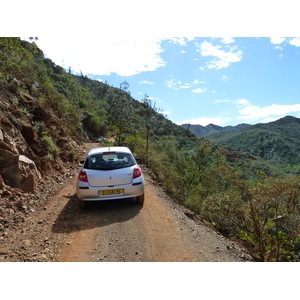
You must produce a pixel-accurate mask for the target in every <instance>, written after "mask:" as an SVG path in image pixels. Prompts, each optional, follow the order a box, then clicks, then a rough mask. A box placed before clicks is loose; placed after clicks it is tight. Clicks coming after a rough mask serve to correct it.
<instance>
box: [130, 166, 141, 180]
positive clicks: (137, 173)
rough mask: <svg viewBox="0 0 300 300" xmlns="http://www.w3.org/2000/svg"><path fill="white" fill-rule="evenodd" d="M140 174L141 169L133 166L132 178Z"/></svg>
mask: <svg viewBox="0 0 300 300" xmlns="http://www.w3.org/2000/svg"><path fill="white" fill-rule="evenodd" d="M140 176H142V170H141V169H140V168H138V167H135V168H134V169H133V175H132V179H134V178H138V177H140Z"/></svg>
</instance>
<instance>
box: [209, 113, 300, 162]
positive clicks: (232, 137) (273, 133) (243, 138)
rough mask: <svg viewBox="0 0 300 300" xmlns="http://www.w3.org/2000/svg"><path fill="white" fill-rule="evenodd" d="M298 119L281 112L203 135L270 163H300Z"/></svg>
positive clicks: (299, 124) (299, 122)
mask: <svg viewBox="0 0 300 300" xmlns="http://www.w3.org/2000/svg"><path fill="white" fill-rule="evenodd" d="M299 131H300V119H299V118H296V117H293V116H285V117H283V118H281V119H278V120H276V121H273V122H269V123H259V124H256V125H252V126H250V127H246V128H242V129H240V130H239V131H234V132H227V133H225V132H219V133H214V134H211V135H209V136H208V137H207V138H208V139H209V140H210V141H212V142H215V143H217V144H220V145H222V146H225V147H228V148H230V149H233V150H236V151H242V152H246V153H249V154H251V155H254V156H256V157H260V158H262V159H264V160H266V161H269V162H272V163H275V162H276V163H278V162H280V163H283V164H300V136H299Z"/></svg>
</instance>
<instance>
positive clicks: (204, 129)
mask: <svg viewBox="0 0 300 300" xmlns="http://www.w3.org/2000/svg"><path fill="white" fill-rule="evenodd" d="M181 126H182V127H184V128H188V129H189V130H190V131H192V132H193V133H194V134H195V135H197V136H199V137H203V136H208V135H210V134H213V133H218V132H231V131H236V130H240V129H242V128H245V127H249V126H251V125H249V124H239V125H237V126H226V127H222V126H218V125H214V124H209V125H207V126H201V125H191V124H182V125H181Z"/></svg>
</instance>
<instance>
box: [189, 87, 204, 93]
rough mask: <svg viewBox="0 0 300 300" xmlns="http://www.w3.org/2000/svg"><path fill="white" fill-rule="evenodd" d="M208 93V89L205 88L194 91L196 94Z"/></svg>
mask: <svg viewBox="0 0 300 300" xmlns="http://www.w3.org/2000/svg"><path fill="white" fill-rule="evenodd" d="M206 91H207V89H206V88H203V89H202V88H197V89H194V90H192V92H193V93H195V94H202V93H204V92H206Z"/></svg>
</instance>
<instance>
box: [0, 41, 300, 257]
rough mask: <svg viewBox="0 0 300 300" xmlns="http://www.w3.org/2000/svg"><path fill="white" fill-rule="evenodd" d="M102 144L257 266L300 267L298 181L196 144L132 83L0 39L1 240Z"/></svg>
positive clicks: (230, 153) (259, 162) (200, 141)
mask: <svg viewBox="0 0 300 300" xmlns="http://www.w3.org/2000/svg"><path fill="white" fill-rule="evenodd" d="M58 47H59V45H58ZM288 127H289V125H288ZM288 127H287V128H288ZM287 128H286V130H287ZM246 129H247V128H246ZM246 129H244V130H246ZM99 136H104V137H106V138H111V137H113V140H114V144H115V145H126V146H128V147H129V148H131V149H132V150H133V152H134V153H135V155H136V156H137V157H138V158H139V160H140V162H141V163H142V164H144V166H145V168H147V169H148V172H149V173H150V174H151V176H152V178H153V179H155V180H156V181H157V182H158V183H159V184H160V185H162V186H163V187H164V189H165V190H166V192H167V193H168V194H169V195H170V196H172V198H173V199H175V201H177V202H179V203H181V204H182V205H184V206H186V207H187V208H189V209H190V210H193V211H194V212H195V213H196V214H198V215H199V216H201V218H202V220H203V222H207V224H208V225H209V226H212V227H214V228H215V229H216V230H219V231H221V232H222V233H223V234H225V235H227V236H230V237H231V238H233V239H237V240H240V241H241V242H243V243H244V244H245V245H246V246H247V247H248V248H249V249H250V250H251V253H252V255H253V256H254V257H255V258H256V259H257V260H261V261H298V260H300V237H299V230H300V227H299V226H300V225H299V223H300V222H299V218H300V191H299V189H300V180H299V177H295V176H294V177H288V178H287V177H286V174H282V175H284V176H283V177H278V176H277V175H278V173H277V170H274V169H273V168H272V166H270V165H268V164H267V163H265V161H263V160H261V159H258V158H257V157H256V154H257V153H254V154H255V156H254V155H249V154H245V153H240V152H237V151H233V150H230V149H228V148H225V147H221V146H218V145H217V144H214V143H212V142H210V141H208V140H206V139H204V138H198V137H196V136H195V135H194V134H193V133H192V132H191V131H189V130H187V129H185V128H183V127H181V126H177V125H176V124H174V123H172V122H171V121H170V120H168V119H166V118H165V117H164V116H163V115H161V114H159V112H158V111H157V110H156V109H155V105H154V103H152V102H151V101H150V98H149V97H148V96H146V95H145V97H144V99H140V101H138V100H136V99H133V98H132V97H131V96H130V85H129V83H127V82H125V81H124V82H122V83H120V88H115V87H111V86H109V85H108V84H105V83H101V82H98V81H94V80H91V79H89V78H87V77H85V76H83V75H82V76H76V75H73V74H71V72H69V71H68V70H64V69H63V68H62V67H60V66H58V65H56V64H54V63H53V62H52V61H51V59H48V58H45V57H44V55H43V52H42V51H41V50H40V49H38V48H37V47H36V45H35V43H34V42H33V43H28V42H25V41H21V40H20V39H18V38H0V195H1V203H0V205H1V209H0V222H1V224H0V225H1V226H0V234H1V232H3V229H4V228H5V226H9V224H10V223H9V220H10V218H13V214H14V213H13V212H14V211H17V210H22V209H24V208H23V207H24V206H25V205H21V206H20V198H19V197H21V195H22V193H24V192H30V193H35V192H36V191H37V190H38V189H39V188H40V184H41V183H42V182H43V181H45V180H53V178H54V177H55V174H57V173H60V174H65V173H67V172H66V170H67V168H68V167H72V166H74V164H77V163H78V155H79V151H80V146H81V144H82V142H83V141H91V140H95V139H96V138H98V137H99ZM275 141H277V140H276V139H275ZM106 144H107V145H111V144H112V142H106ZM273 147H274V146H273ZM289 147H297V146H296V145H294V144H293V142H292V141H291V143H290V144H289ZM297 149H298V148H295V150H297ZM240 150H243V149H240ZM262 157H263V156H262ZM15 190H17V191H18V196H16V193H15V192H14V191H15ZM145 201H147V200H145ZM25 207H26V206H25Z"/></svg>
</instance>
